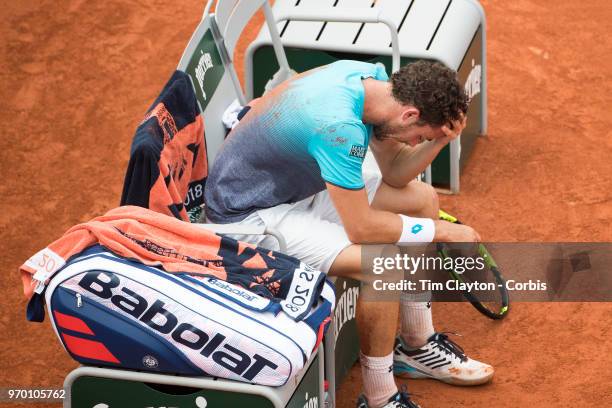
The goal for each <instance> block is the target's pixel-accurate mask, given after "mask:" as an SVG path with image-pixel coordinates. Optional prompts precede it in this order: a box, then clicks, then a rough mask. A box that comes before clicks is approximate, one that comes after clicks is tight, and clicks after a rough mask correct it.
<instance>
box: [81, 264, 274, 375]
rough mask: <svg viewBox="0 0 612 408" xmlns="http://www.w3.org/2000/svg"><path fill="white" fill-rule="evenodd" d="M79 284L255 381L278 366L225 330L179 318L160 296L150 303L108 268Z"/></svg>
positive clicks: (86, 277) (90, 275)
mask: <svg viewBox="0 0 612 408" xmlns="http://www.w3.org/2000/svg"><path fill="white" fill-rule="evenodd" d="M78 285H79V286H80V287H82V288H83V289H85V290H87V291H88V292H90V293H91V294H93V295H95V296H97V297H99V298H101V299H107V300H110V302H111V303H112V304H113V305H114V306H116V307H117V308H118V309H120V310H122V311H123V312H125V313H127V314H128V315H130V316H132V317H133V318H135V319H138V320H139V321H141V322H142V323H144V324H146V325H147V326H149V327H150V328H151V329H153V330H154V331H156V332H158V333H160V334H163V335H170V336H171V337H172V339H173V340H174V341H175V342H176V343H178V344H182V345H183V346H185V347H188V348H190V349H192V350H199V354H201V355H202V356H204V357H207V358H211V359H212V360H213V361H214V362H215V363H217V364H218V365H220V366H221V367H224V368H226V369H228V370H229V371H231V372H233V373H235V374H237V375H239V376H241V377H242V378H244V379H246V380H248V381H252V380H253V379H254V378H255V376H257V374H259V373H260V372H261V370H263V369H264V367H270V368H271V369H273V370H275V369H276V368H277V367H278V366H277V365H276V364H274V363H273V362H271V361H270V360H268V359H266V358H264V357H262V356H261V355H259V354H253V355H249V354H247V353H246V352H244V351H243V350H240V349H238V348H236V347H234V346H232V345H230V344H228V343H227V342H226V341H225V340H226V337H225V336H224V335H223V334H221V333H214V332H213V333H210V332H209V333H207V332H205V331H204V330H202V329H200V328H198V327H195V326H194V325H191V324H189V323H182V322H179V320H178V318H177V317H176V316H175V315H174V314H173V313H172V312H170V311H169V310H168V308H167V307H166V304H165V303H164V302H163V301H161V300H159V299H157V300H155V301H154V302H153V303H152V304H149V301H147V300H146V299H145V298H144V297H142V296H140V295H139V294H138V293H136V292H135V291H133V290H131V289H130V288H127V287H121V286H122V285H121V280H120V279H119V276H117V275H115V274H113V273H109V272H104V271H91V272H88V273H86V274H85V275H84V276H83V278H82V279H81V280H80V281H79V283H78Z"/></svg>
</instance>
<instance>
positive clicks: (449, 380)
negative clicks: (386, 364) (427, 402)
mask: <svg viewBox="0 0 612 408" xmlns="http://www.w3.org/2000/svg"><path fill="white" fill-rule="evenodd" d="M393 374H394V375H395V376H396V377H400V378H407V379H413V380H422V379H432V380H438V381H442V382H444V383H446V384H451V385H459V386H472V385H482V384H486V383H488V382H490V381H491V380H492V379H493V375H494V374H495V371H494V370H493V369H491V372H490V373H489V374H488V375H486V376H485V377H480V378H474V379H464V378H458V377H434V376H433V375H430V374H427V373H424V372H422V371H421V370H419V369H418V368H415V367H412V366H408V365H406V364H404V363H401V366H400V365H399V364H397V363H395V364H393Z"/></svg>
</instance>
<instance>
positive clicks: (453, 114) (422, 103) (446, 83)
mask: <svg viewBox="0 0 612 408" xmlns="http://www.w3.org/2000/svg"><path fill="white" fill-rule="evenodd" d="M391 85H392V93H393V97H394V98H395V99H396V100H397V101H398V102H400V103H401V104H402V105H412V106H414V107H416V108H417V109H418V110H419V112H420V118H419V122H420V124H423V125H424V124H428V125H431V126H442V125H446V124H448V123H449V122H450V121H451V120H457V119H459V117H460V115H461V113H463V114H465V113H466V112H467V108H468V98H467V95H466V93H465V91H464V90H463V87H462V86H461V85H460V84H459V81H458V80H457V74H456V72H455V71H453V70H452V69H449V68H447V67H445V66H444V65H442V64H440V63H439V62H431V61H422V60H421V61H417V62H414V63H412V64H408V65H405V66H403V67H402V68H401V69H400V70H399V71H397V72H395V73H394V74H393V75H391Z"/></svg>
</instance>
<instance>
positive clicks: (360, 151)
mask: <svg viewBox="0 0 612 408" xmlns="http://www.w3.org/2000/svg"><path fill="white" fill-rule="evenodd" d="M366 151H367V149H366V147H365V146H360V145H353V146H351V151H350V152H349V156H353V157H359V158H360V159H363V158H364V157H365V155H366Z"/></svg>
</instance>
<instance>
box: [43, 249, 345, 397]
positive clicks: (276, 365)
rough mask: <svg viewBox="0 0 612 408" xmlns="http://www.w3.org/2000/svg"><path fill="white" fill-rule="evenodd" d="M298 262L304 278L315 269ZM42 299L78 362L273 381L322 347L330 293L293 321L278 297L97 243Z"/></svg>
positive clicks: (67, 268) (281, 380) (284, 376)
mask: <svg viewBox="0 0 612 408" xmlns="http://www.w3.org/2000/svg"><path fill="white" fill-rule="evenodd" d="M302 265H303V268H304V270H303V273H304V275H303V276H309V275H308V274H312V273H313V272H316V273H317V274H318V273H320V272H319V271H314V270H312V269H311V268H308V267H307V266H306V265H304V264H302ZM298 272H299V271H298ZM300 273H301V272H300ZM45 300H46V305H47V308H48V311H49V314H50V315H51V320H52V323H53V327H54V329H55V332H56V334H57V336H58V337H59V339H60V341H61V342H62V344H63V345H64V347H65V348H66V351H67V352H68V353H69V354H70V355H71V356H72V357H73V358H74V359H75V360H77V361H79V362H81V363H83V364H90V365H102V366H109V367H121V368H128V369H135V370H144V371H152V372H163V373H176V374H182V375H190V376H203V375H208V376H214V377H222V378H229V379H232V380H238V381H244V382H250V383H255V384H261V385H270V386H280V385H283V384H285V383H286V382H287V381H288V380H289V379H291V378H292V377H293V376H294V375H295V374H297V373H298V372H299V371H300V370H301V369H302V367H303V366H304V363H305V362H306V361H307V359H308V358H309V356H310V355H311V353H312V352H313V351H314V350H315V349H316V347H317V346H318V344H319V343H320V341H321V339H322V337H323V332H324V330H325V328H326V326H327V325H328V322H329V317H330V315H331V312H332V307H333V305H334V289H333V286H332V284H331V283H330V282H329V281H328V280H326V281H325V284H324V287H323V290H322V291H321V295H320V296H319V299H318V301H317V302H316V304H315V305H314V306H313V307H312V308H311V309H310V310H309V312H308V314H307V315H306V316H305V317H303V318H301V319H300V320H296V319H295V317H291V316H290V315H289V314H288V313H286V311H285V310H284V307H283V305H282V304H281V303H280V302H279V301H278V300H275V299H267V298H264V297H262V296H259V295H257V294H255V293H252V292H250V291H248V290H246V289H243V288H242V287H240V286H237V285H234V284H231V283H228V282H225V281H223V280H220V279H217V278H212V277H202V276H195V275H190V274H181V273H178V274H177V273H167V272H165V271H163V270H162V269H159V268H155V267H150V266H146V265H143V264H142V263H139V262H134V261H130V260H127V259H125V258H121V257H118V256H116V255H114V254H112V253H111V252H108V251H106V250H105V249H104V248H103V247H101V246H100V245H95V246H93V247H90V248H88V249H87V250H85V251H84V252H82V253H81V254H80V255H79V256H77V257H75V258H73V259H72V260H70V261H69V262H68V263H67V264H66V265H65V266H64V267H63V268H62V269H61V270H59V271H58V272H57V273H55V275H54V276H53V277H52V279H51V281H50V282H49V284H48V286H47V288H46V292H45Z"/></svg>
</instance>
